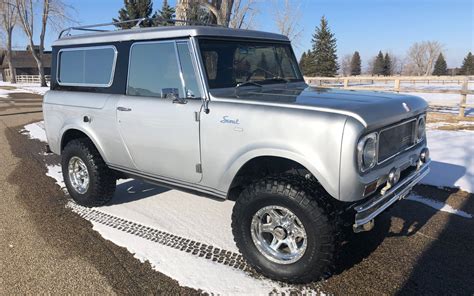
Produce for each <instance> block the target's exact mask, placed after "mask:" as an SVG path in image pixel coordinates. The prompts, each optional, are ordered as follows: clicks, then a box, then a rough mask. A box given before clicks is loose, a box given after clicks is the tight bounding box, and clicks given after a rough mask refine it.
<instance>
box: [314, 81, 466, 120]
mask: <svg viewBox="0 0 474 296" xmlns="http://www.w3.org/2000/svg"><path fill="white" fill-rule="evenodd" d="M305 80H306V82H307V83H308V84H310V85H313V86H317V87H326V88H343V89H349V90H379V91H393V92H397V93H399V92H419V93H444V94H459V95H460V98H459V104H456V105H457V106H459V116H460V117H464V116H465V111H466V108H474V104H469V103H468V102H467V96H468V95H473V94H474V90H472V89H470V88H469V84H472V83H474V77H473V76H429V77H420V76H416V77H412V76H389V77H372V76H351V77H305ZM402 82H403V83H409V84H412V85H414V87H406V86H402ZM416 83H426V84H430V83H431V84H441V85H444V84H450V83H451V84H453V83H454V84H459V85H460V86H461V87H460V89H451V88H443V87H441V88H436V89H420V88H416V86H415V85H416ZM437 106H447V107H451V106H450V105H448V104H443V105H437Z"/></svg>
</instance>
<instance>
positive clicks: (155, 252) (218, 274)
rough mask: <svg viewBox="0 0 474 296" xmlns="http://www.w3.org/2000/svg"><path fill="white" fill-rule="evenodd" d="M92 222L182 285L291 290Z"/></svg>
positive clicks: (217, 290)
mask: <svg viewBox="0 0 474 296" xmlns="http://www.w3.org/2000/svg"><path fill="white" fill-rule="evenodd" d="M175 221H176V220H175ZM92 224H93V229H94V230H95V231H97V232H99V233H100V234H101V235H102V236H103V237H104V238H105V239H108V240H110V241H112V242H113V243H114V244H116V245H118V246H122V247H125V248H127V250H128V251H129V252H130V253H132V254H134V256H135V257H136V258H137V259H139V260H140V261H141V262H145V261H148V262H150V264H151V266H152V268H154V269H155V270H158V271H160V272H162V273H164V274H166V275H167V276H169V277H171V278H173V279H175V280H177V281H178V282H179V284H180V285H181V286H186V287H191V288H194V289H198V290H199V289H200V290H203V291H205V292H208V293H214V294H222V295H235V294H239V295H240V294H245V295H268V294H269V293H271V292H272V291H278V293H279V294H281V293H285V294H286V293H288V291H289V289H290V288H282V287H281V286H280V285H279V284H278V283H276V282H272V281H270V280H266V279H255V278H252V277H251V276H249V275H247V274H246V273H244V272H242V271H240V270H238V269H234V268H230V267H227V266H224V265H221V264H219V263H216V262H213V261H210V260H207V259H205V258H201V257H196V256H193V255H191V254H188V253H185V252H182V251H180V250H176V249H173V248H169V247H166V246H163V245H160V244H157V243H154V242H153V241H149V240H146V239H143V238H139V237H136V236H134V235H131V234H128V233H126V232H123V231H120V230H117V229H114V228H111V227H108V226H105V225H102V224H99V223H95V222H92ZM214 228H218V227H214ZM196 229H198V228H196ZM312 292H315V291H312Z"/></svg>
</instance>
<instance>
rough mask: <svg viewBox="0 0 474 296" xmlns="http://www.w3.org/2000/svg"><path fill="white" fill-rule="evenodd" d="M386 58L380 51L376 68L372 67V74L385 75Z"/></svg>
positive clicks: (375, 63) (376, 59) (376, 60)
mask: <svg viewBox="0 0 474 296" xmlns="http://www.w3.org/2000/svg"><path fill="white" fill-rule="evenodd" d="M384 66H385V60H384V58H383V54H382V52H381V51H379V54H378V55H377V57H376V58H375V62H374V68H373V69H372V75H383V74H384Z"/></svg>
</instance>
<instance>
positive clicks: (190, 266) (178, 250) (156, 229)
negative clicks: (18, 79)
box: [23, 122, 474, 295]
mask: <svg viewBox="0 0 474 296" xmlns="http://www.w3.org/2000/svg"><path fill="white" fill-rule="evenodd" d="M23 133H24V134H27V135H28V136H29V137H30V138H32V139H38V140H40V141H44V140H45V134H44V130H43V124H42V123H41V122H38V123H33V124H29V125H27V126H25V128H24V130H23ZM473 136H474V133H473V132H468V131H439V130H428V138H429V145H430V147H431V152H432V153H431V155H432V158H433V165H432V172H431V174H430V175H429V176H427V177H426V178H425V179H424V180H423V183H426V184H433V185H436V186H447V187H460V188H462V189H464V190H466V191H469V192H473V191H474V178H473V176H474V162H473V160H472V155H473V152H474V145H473V144H474V143H473V142H472V141H473ZM47 174H48V176H50V177H52V178H54V179H55V180H56V182H57V184H58V185H59V186H60V187H61V188H63V189H64V181H63V178H62V175H61V168H60V166H59V165H50V166H48V171H47ZM408 200H411V201H414V202H418V203H422V204H424V205H426V206H429V207H431V208H434V209H436V210H438V211H443V212H447V213H450V214H453V215H457V216H460V217H463V218H466V219H472V213H466V212H463V211H461V210H458V209H456V208H453V207H451V206H449V205H447V204H445V203H442V202H439V201H436V200H433V199H430V198H427V197H423V196H418V195H415V194H412V195H410V196H409V197H408ZM183 205H185V206H183ZM69 207H70V208H71V209H72V210H73V211H74V212H76V213H78V214H79V215H81V216H82V217H83V218H85V219H87V220H89V221H91V223H92V224H93V228H94V230H96V231H97V232H99V233H100V234H101V235H102V236H103V237H104V238H106V239H108V240H110V241H112V242H114V243H115V244H117V245H119V246H122V247H125V248H127V249H128V250H129V251H130V252H131V253H133V254H134V255H135V257H136V258H138V259H139V260H141V261H148V262H150V264H151V265H152V267H153V268H154V269H156V270H158V271H160V272H162V273H164V274H166V275H168V276H170V277H172V278H174V279H176V280H177V281H178V282H179V283H180V285H183V286H187V287H192V288H195V289H201V290H203V291H205V292H210V293H216V294H248V295H261V294H268V293H270V292H272V291H273V292H278V293H282V292H289V291H291V290H292V289H293V288H294V287H292V286H288V285H285V284H281V283H278V282H274V281H270V280H268V279H265V278H263V277H258V276H257V277H255V276H253V275H251V274H249V273H248V270H247V267H246V266H245V264H243V265H242V264H241V263H239V262H240V260H241V256H240V254H239V253H238V250H237V248H236V246H235V244H234V242H233V238H232V232H231V228H230V217H231V211H232V207H233V202H230V201H225V202H218V201H215V200H211V199H206V198H202V197H198V196H195V195H192V194H188V193H184V192H180V191H176V190H168V189H164V188H160V187H156V186H153V185H149V184H147V183H144V182H141V181H136V180H132V179H129V180H121V181H119V183H118V187H117V192H116V195H115V197H114V199H113V200H112V203H111V204H109V205H106V206H103V207H99V208H93V209H88V208H84V207H81V206H78V205H76V204H74V203H73V202H70V203H69ZM117 221H118V222H119V223H118V222H117ZM117 223H118V224H117ZM111 225H115V226H114V227H111ZM117 225H119V226H117ZM204 246H205V248H206V250H207V251H203V247H204ZM185 249H188V251H183V250H185ZM199 252H201V253H202V255H199V254H200V253H199ZM214 254H216V255H214ZM208 255H209V258H211V257H212V260H209V258H208ZM225 258H227V259H225ZM214 259H215V260H214ZM213 260H214V261H213ZM306 292H308V293H313V294H314V293H316V294H319V293H320V291H318V288H317V286H316V288H314V290H307V291H306Z"/></svg>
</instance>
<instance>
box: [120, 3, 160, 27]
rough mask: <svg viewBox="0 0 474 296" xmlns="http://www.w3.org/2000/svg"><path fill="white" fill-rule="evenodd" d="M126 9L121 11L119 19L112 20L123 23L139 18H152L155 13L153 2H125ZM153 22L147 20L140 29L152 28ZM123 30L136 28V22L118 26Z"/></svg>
mask: <svg viewBox="0 0 474 296" xmlns="http://www.w3.org/2000/svg"><path fill="white" fill-rule="evenodd" d="M123 5H124V7H123V8H121V9H120V10H119V12H118V13H119V16H118V19H115V18H114V19H112V20H113V21H114V22H119V21H120V22H123V21H128V20H133V19H138V18H150V16H151V13H152V11H153V3H152V2H151V0H123ZM152 25H153V22H152V21H150V20H145V21H143V22H142V23H141V24H140V27H151V26H152ZM116 26H117V27H119V28H122V29H130V28H132V27H133V26H135V23H134V22H130V23H123V24H117V25H116Z"/></svg>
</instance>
